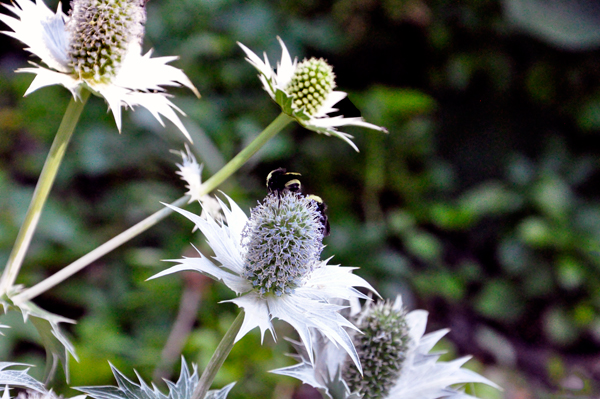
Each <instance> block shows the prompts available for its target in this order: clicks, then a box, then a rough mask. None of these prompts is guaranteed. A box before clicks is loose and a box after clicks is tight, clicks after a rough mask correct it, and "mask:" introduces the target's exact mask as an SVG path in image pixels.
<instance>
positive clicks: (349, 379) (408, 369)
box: [273, 296, 500, 399]
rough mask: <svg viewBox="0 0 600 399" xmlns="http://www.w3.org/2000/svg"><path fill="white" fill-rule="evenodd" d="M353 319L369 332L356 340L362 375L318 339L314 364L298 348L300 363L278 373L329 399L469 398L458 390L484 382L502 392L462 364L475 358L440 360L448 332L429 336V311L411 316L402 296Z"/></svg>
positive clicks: (362, 311) (367, 306)
mask: <svg viewBox="0 0 600 399" xmlns="http://www.w3.org/2000/svg"><path fill="white" fill-rule="evenodd" d="M351 320H353V321H355V322H356V325H357V327H359V328H360V329H361V331H362V332H363V334H362V335H359V334H356V335H355V336H354V345H355V347H356V349H357V352H358V355H359V358H360V361H361V363H362V366H363V370H362V375H361V374H359V373H358V372H357V370H356V369H354V367H353V365H352V364H351V363H350V362H348V361H347V356H346V354H345V353H343V352H342V351H340V350H339V349H338V348H336V347H335V346H334V345H331V342H329V340H328V339H327V338H318V337H316V338H314V342H315V343H316V344H315V346H314V352H315V355H314V358H315V359H314V362H313V361H312V360H311V359H310V358H309V357H308V356H307V353H306V348H305V347H304V345H302V344H301V343H299V342H296V343H294V342H293V343H294V346H295V347H296V350H297V352H298V354H297V355H294V357H295V358H296V359H297V360H299V363H298V364H296V365H294V366H290V367H285V368H281V369H277V370H274V371H273V373H276V374H281V375H287V376H290V377H294V378H298V379H300V380H302V382H304V383H306V384H309V385H311V386H313V387H315V388H317V389H318V390H319V391H320V392H321V394H322V395H323V397H326V398H329V399H358V398H363V399H405V398H419V399H438V398H453V399H468V398H471V399H472V398H473V397H472V396H469V395H467V394H465V393H464V392H462V391H460V390H459V389H457V388H454V387H453V386H454V385H455V384H464V383H472V382H478V383H483V384H487V385H490V386H492V387H494V388H497V389H500V387H498V385H496V384H494V383H493V382H492V381H490V380H488V379H487V378H485V377H483V376H481V375H479V374H477V373H475V372H473V371H471V370H467V369H463V368H462V365H463V364H464V363H466V362H467V361H468V360H469V359H470V356H465V357H462V358H460V359H456V360H453V361H450V362H440V361H438V359H439V357H440V355H441V353H429V352H430V351H431V349H432V348H433V346H434V345H435V344H436V343H437V342H438V341H439V340H440V339H441V338H442V337H443V336H444V335H446V334H447V333H448V331H449V330H448V329H444V330H439V331H435V332H432V333H429V334H425V335H423V334H424V332H425V327H426V325H427V312H426V311H424V310H414V311H412V312H409V313H407V312H406V311H405V310H404V309H403V307H402V299H401V298H400V296H398V297H397V298H396V300H395V301H394V302H393V303H392V302H384V303H378V304H373V303H366V304H365V306H364V307H363V308H362V309H360V308H359V312H358V313H356V314H355V315H354V316H353V317H351Z"/></svg>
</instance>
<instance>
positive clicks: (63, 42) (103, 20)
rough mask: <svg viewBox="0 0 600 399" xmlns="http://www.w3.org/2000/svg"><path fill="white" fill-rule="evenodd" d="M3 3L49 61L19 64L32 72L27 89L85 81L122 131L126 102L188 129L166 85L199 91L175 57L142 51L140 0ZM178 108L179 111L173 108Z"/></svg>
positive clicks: (16, 28)
mask: <svg viewBox="0 0 600 399" xmlns="http://www.w3.org/2000/svg"><path fill="white" fill-rule="evenodd" d="M14 1H15V2H14V3H13V4H12V5H6V4H5V5H4V6H5V7H6V8H7V9H8V10H9V11H10V12H11V13H12V14H14V17H13V16H10V15H7V14H0V21H2V22H4V23H5V24H6V25H8V27H9V28H10V29H12V31H4V32H3V33H5V34H6V35H8V36H12V37H14V38H15V39H18V40H20V41H21V42H23V43H24V44H25V45H26V46H27V48H26V49H27V51H29V52H31V53H32V54H34V55H36V56H37V57H39V58H40V59H41V60H42V62H43V63H44V64H46V66H47V67H44V66H40V65H36V64H34V67H31V68H22V69H18V70H17V72H27V73H33V74H35V75H36V76H35V79H34V80H33V82H32V83H31V85H30V86H29V89H27V91H26V93H25V95H27V94H29V93H31V92H33V91H35V90H37V89H39V88H41V87H44V86H50V85H55V84H58V85H62V86H64V87H66V88H67V89H69V91H70V92H71V93H72V94H73V97H75V98H76V99H77V98H79V96H80V93H81V90H82V89H83V88H87V89H89V90H90V91H91V92H92V93H94V94H96V95H98V96H101V97H103V98H104V99H105V100H106V102H107V103H108V105H109V107H110V109H111V110H112V113H113V116H114V118H115V121H116V124H117V127H118V129H119V131H120V130H121V107H126V108H127V107H130V108H133V107H135V106H138V105H140V106H142V107H144V108H146V109H148V111H150V113H152V115H153V116H154V117H155V118H156V119H157V120H158V121H159V122H160V123H161V124H163V122H162V120H161V116H164V117H165V118H167V119H169V120H170V121H171V122H173V123H174V124H175V125H176V126H177V127H178V128H179V130H181V131H182V132H183V133H184V134H185V136H186V137H188V139H189V138H190V137H189V134H188V132H187V130H186V129H185V127H184V126H183V124H182V123H181V120H180V119H179V116H178V115H177V112H179V113H181V114H183V112H182V111H181V110H180V109H179V108H177V107H176V106H175V105H174V104H173V103H172V102H171V101H170V100H169V98H168V95H167V94H166V93H165V92H164V89H163V87H162V86H180V85H183V86H186V87H188V88H189V89H190V90H192V91H193V92H194V93H195V94H196V95H197V96H199V93H198V91H197V90H196V88H195V87H194V85H193V84H192V82H191V81H190V80H189V78H188V77H187V76H186V75H185V74H184V73H183V71H181V70H180V69H177V68H175V67H172V66H170V65H167V64H168V63H169V62H171V61H173V60H175V59H176V58H177V57H158V58H151V57H150V55H151V53H152V52H151V51H149V52H148V53H146V54H144V55H142V53H141V51H142V40H143V37H144V23H145V21H146V10H145V7H144V3H143V1H140V0H73V1H72V3H71V11H70V12H69V15H65V14H64V13H63V12H62V10H61V8H60V4H59V6H58V9H57V11H56V13H53V12H52V11H51V10H50V9H49V8H48V7H47V6H46V5H45V4H44V2H43V0H35V2H33V1H30V0H14ZM176 111H177V112H176Z"/></svg>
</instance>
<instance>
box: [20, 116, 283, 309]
mask: <svg viewBox="0 0 600 399" xmlns="http://www.w3.org/2000/svg"><path fill="white" fill-rule="evenodd" d="M291 121H293V119H292V118H291V117H289V116H287V115H286V114H284V113H281V114H280V115H279V116H278V117H277V118H275V120H274V121H273V122H271V124H270V125H269V126H267V127H266V128H265V130H263V131H262V133H261V134H259V135H258V137H256V138H255V139H254V140H253V141H252V142H251V143H250V144H249V145H248V146H247V147H246V148H244V149H243V150H242V151H241V152H240V153H239V154H237V155H236V156H235V157H234V158H233V159H232V160H231V161H229V162H228V163H227V165H225V166H224V167H223V168H222V169H221V170H219V171H218V172H217V173H215V174H214V175H213V176H212V177H211V178H210V179H208V180H207V181H205V182H204V183H203V184H202V186H201V187H200V191H201V192H200V194H199V196H200V197H201V196H203V195H206V194H208V193H210V192H211V191H212V190H214V189H215V188H217V187H218V186H219V184H221V183H223V182H224V181H225V180H226V179H227V178H228V177H229V176H231V175H232V174H233V173H235V172H236V171H237V170H238V169H239V168H240V167H241V166H242V165H244V163H246V161H247V160H248V159H250V157H251V156H252V155H254V154H255V153H256V152H257V151H258V150H259V149H260V148H262V146H263V145H265V143H266V142H267V141H269V139H271V138H273V137H274V136H275V135H276V134H277V133H279V132H280V131H281V129H283V128H284V127H285V126H287V125H288V124H289V123H290V122H291ZM189 199H190V197H189V196H187V195H186V196H184V197H181V198H179V199H178V200H177V201H175V202H173V203H172V204H171V205H173V206H183V205H185V204H186V202H187V201H189ZM172 212H173V210H172V209H171V208H166V207H165V208H163V209H161V210H159V211H157V212H155V213H154V214H152V215H150V216H148V217H147V218H146V219H144V220H142V221H141V222H139V223H137V224H136V225H134V226H132V227H130V228H129V229H127V230H125V231H124V232H122V233H121V234H119V235H117V236H115V237H113V238H112V239H110V240H109V241H107V242H105V243H104V244H102V245H101V246H99V247H98V248H96V249H94V250H93V251H91V252H89V253H88V254H86V255H84V256H82V257H81V258H79V259H78V260H76V261H75V262H73V263H71V264H70V265H68V266H66V267H65V268H63V269H62V270H60V271H58V272H57V273H55V274H54V275H52V276H50V277H48V278H47V279H45V280H43V281H42V282H40V283H38V284H37V285H35V286H33V287H31V288H29V289H27V290H25V291H23V292H22V293H21V294H19V295H16V296H14V297H13V298H12V300H13V303H14V304H15V305H20V304H22V303H23V302H26V301H29V300H31V299H33V298H35V297H36V296H38V295H40V294H41V293H43V292H46V291H47V290H49V289H50V288H52V287H54V286H56V285H57V284H59V283H61V282H63V281H64V280H66V279H67V278H69V277H71V276H72V275H73V274H75V273H77V272H78V271H80V270H81V269H83V268H84V267H86V266H88V265H89V264H90V263H92V262H94V261H95V260H97V259H99V258H100V257H102V256H104V255H106V254H107V253H109V252H110V251H112V250H113V249H116V248H118V247H119V246H121V245H122V244H124V243H126V242H127V241H129V240H131V239H132V238H134V237H136V236H138V235H139V234H141V233H143V232H144V231H146V230H147V229H149V228H150V227H152V226H154V225H155V224H156V223H158V222H160V221H161V220H162V219H164V218H165V217H167V216H168V215H170V214H171V213H172Z"/></svg>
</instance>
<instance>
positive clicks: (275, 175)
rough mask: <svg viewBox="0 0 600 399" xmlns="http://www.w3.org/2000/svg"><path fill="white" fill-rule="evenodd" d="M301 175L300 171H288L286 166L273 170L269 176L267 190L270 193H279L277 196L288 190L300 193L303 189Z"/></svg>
mask: <svg viewBox="0 0 600 399" xmlns="http://www.w3.org/2000/svg"><path fill="white" fill-rule="evenodd" d="M300 176H302V175H301V174H300V173H296V172H287V171H286V170H285V168H277V169H275V170H272V171H271V173H269V175H268V176H267V190H268V191H269V193H270V194H277V197H280V196H281V194H282V193H285V192H288V191H289V192H292V193H299V192H300V190H301V189H302V185H301V184H300V180H298V177H300Z"/></svg>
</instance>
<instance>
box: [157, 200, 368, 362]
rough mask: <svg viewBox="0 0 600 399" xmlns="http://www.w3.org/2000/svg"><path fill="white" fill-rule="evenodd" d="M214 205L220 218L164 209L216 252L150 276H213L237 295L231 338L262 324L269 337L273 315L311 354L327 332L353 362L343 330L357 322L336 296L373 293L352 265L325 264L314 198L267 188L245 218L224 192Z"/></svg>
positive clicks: (354, 357) (180, 261) (344, 297)
mask: <svg viewBox="0 0 600 399" xmlns="http://www.w3.org/2000/svg"><path fill="white" fill-rule="evenodd" d="M227 199H228V202H229V207H228V206H226V205H225V204H224V203H221V209H222V210H223V214H224V216H225V217H224V221H223V222H222V223H219V222H218V221H216V220H215V219H213V218H212V217H211V216H210V215H207V217H206V218H203V217H200V216H198V215H195V214H193V213H191V212H188V211H185V210H183V209H179V208H176V207H171V208H172V209H174V210H175V211H177V212H179V213H180V214H182V215H184V216H185V217H187V218H188V219H190V220H191V221H192V222H194V223H195V225H196V227H197V228H198V229H199V230H200V231H201V232H202V234H204V236H205V237H206V239H207V241H208V244H209V245H210V246H211V248H212V250H213V251H214V253H215V257H214V260H211V259H209V258H207V257H205V256H203V255H202V254H200V253H199V257H194V258H183V259H176V260H173V262H176V263H178V265H176V266H173V267H171V268H169V269H167V270H165V271H163V272H161V273H159V274H157V275H155V276H153V277H152V278H156V277H160V276H164V275H167V274H171V273H175V272H178V271H183V270H195V271H198V272H200V273H203V274H205V275H208V276H210V277H212V278H214V279H216V280H220V281H222V282H223V283H225V285H227V286H228V287H229V288H230V289H231V290H233V291H234V292H235V293H236V294H237V295H238V297H237V298H234V299H231V300H229V301H228V302H233V303H235V304H236V305H238V306H239V307H241V308H243V309H244V311H245V316H244V322H243V324H242V326H241V328H240V332H239V333H238V335H237V337H236V340H239V339H241V338H242V337H243V336H244V335H246V334H247V333H248V331H250V330H252V329H254V328H255V327H259V328H260V331H261V340H262V338H264V333H265V332H266V331H267V330H268V331H270V332H271V334H272V336H273V337H274V338H275V337H276V335H275V330H274V328H273V324H272V320H273V319H281V320H283V321H286V322H287V323H289V324H290V325H291V326H292V327H294V329H296V331H297V332H298V334H299V336H300V339H301V341H302V342H303V344H304V345H305V346H306V348H307V353H308V355H307V356H308V359H312V347H313V336H314V334H313V331H319V332H320V334H323V336H325V337H327V338H328V339H329V340H330V341H331V342H332V345H334V346H336V347H338V348H340V350H341V351H343V352H344V353H347V354H348V355H349V356H350V358H351V359H352V361H354V363H355V364H356V366H357V367H359V368H360V363H359V361H358V355H357V353H356V350H355V349H354V345H353V344H352V340H351V338H350V335H349V334H348V332H347V331H346V329H350V330H356V327H354V325H353V324H352V323H350V322H349V321H348V320H346V319H345V318H344V317H343V316H342V315H341V314H340V313H339V311H340V310H342V309H344V308H345V306H341V305H340V304H339V301H340V300H350V299H352V298H366V296H365V295H364V294H362V293H361V292H360V291H358V290H357V289H356V288H355V287H363V288H366V289H368V290H371V291H373V292H374V289H373V287H371V285H370V284H369V283H367V282H366V281H365V280H364V279H362V278H361V277H359V276H357V275H354V274H352V270H353V269H354V268H352V267H340V266H335V265H328V264H327V260H325V261H323V260H320V253H321V250H322V249H323V244H322V239H323V228H322V222H321V220H320V214H319V213H318V212H317V209H316V204H315V203H314V201H311V200H308V199H307V198H305V197H304V196H302V195H299V194H294V193H285V194H283V195H281V196H278V195H274V194H269V195H268V196H267V198H265V200H264V201H263V202H262V203H260V204H259V205H258V206H257V207H255V208H254V209H253V210H252V211H251V216H250V218H248V217H247V216H246V214H245V213H244V212H243V211H242V210H241V209H240V207H239V206H238V205H237V204H236V203H235V202H234V201H233V200H232V199H230V198H229V197H227Z"/></svg>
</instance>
